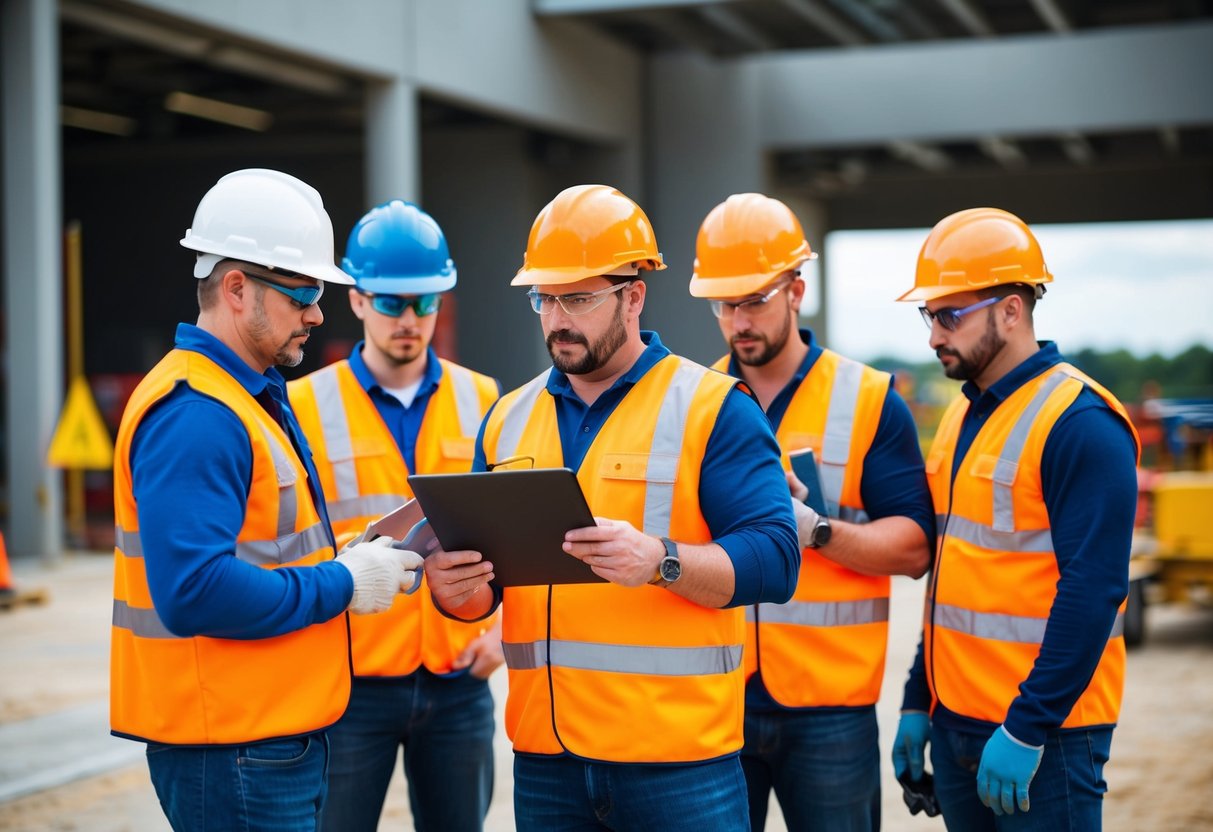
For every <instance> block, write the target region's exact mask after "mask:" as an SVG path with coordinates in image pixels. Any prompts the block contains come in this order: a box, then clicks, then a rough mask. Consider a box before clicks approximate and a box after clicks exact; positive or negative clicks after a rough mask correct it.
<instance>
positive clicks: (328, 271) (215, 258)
mask: <svg viewBox="0 0 1213 832" xmlns="http://www.w3.org/2000/svg"><path fill="white" fill-rule="evenodd" d="M181 244H182V245H183V246H185V247H186V248H192V247H191V246H188V245H186V244H185V241H184V240H182V241H181ZM195 250H196V249H195ZM220 260H245V261H246V262H249V263H256V261H255V260H249V259H248V258H247V257H241V256H239V255H234V254H232V255H229V254H214V253H212V252H209V251H199V252H198V259H196V260H195V261H194V277H196V278H198V279H199V280H203V279H205V278H208V277H210V276H211V272H212V271H214V269H215V264H216V263H218V262H219V261H220ZM257 265H262V266H268V267H270V268H280V269H284V268H286V267H285V266H277V265H275V264H273V263H257ZM290 271H294V270H293V269H291V270H290ZM299 274H302V275H304V276H305V277H310V278H313V279H315V280H323V281H324V282H325V283H339V284H341V285H342V286H353V285H354V278H352V277H350V276H349V275H348V274H346V273H345V272H343V271H341V269H339V268H337V266H335V265H334V266H332V267H330V268H325V266H324V265H323V264H321V265H318V266H315V267H313V268H311V269H309V270H308V271H307V272H299Z"/></svg>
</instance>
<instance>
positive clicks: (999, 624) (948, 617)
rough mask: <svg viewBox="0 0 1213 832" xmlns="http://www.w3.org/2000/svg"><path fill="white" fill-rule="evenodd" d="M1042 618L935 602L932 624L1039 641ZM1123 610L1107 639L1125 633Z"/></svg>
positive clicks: (994, 636) (1019, 640)
mask: <svg viewBox="0 0 1213 832" xmlns="http://www.w3.org/2000/svg"><path fill="white" fill-rule="evenodd" d="M1048 623H1049V622H1048V619H1045V618H1029V617H1028V616H1024V615H1007V614H1005V613H995V612H975V611H973V610H966V609H964V608H962V607H954V606H952V605H950V604H936V605H935V626H937V627H946V628H947V629H949V630H955V631H956V632H958V633H965V634H966V635H970V636H975V637H976V638H985V639H990V640H992V641H1012V642H1017V643H1019V644H1041V643H1043V642H1044V639H1045V627H1046V625H1047V624H1048ZM1124 631H1125V620H1124V613H1119V612H1118V613H1117V614H1116V620H1115V621H1114V622H1113V624H1112V632H1111V633H1110V634H1109V635H1108V638H1110V639H1112V638H1116V637H1118V636H1121V635H1124Z"/></svg>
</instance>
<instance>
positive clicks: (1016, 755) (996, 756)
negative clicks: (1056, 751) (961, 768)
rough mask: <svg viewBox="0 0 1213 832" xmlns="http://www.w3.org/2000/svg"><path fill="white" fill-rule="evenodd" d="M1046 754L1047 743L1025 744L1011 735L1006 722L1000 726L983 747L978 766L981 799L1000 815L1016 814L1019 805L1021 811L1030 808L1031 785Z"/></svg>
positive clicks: (978, 794)
mask: <svg viewBox="0 0 1213 832" xmlns="http://www.w3.org/2000/svg"><path fill="white" fill-rule="evenodd" d="M1043 756H1044V747H1043V746H1036V745H1027V744H1026V743H1022V742H1020V741H1019V740H1017V739H1015V737H1013V736H1011V732H1010V731H1008V730H1007V728H1006V726H1005V725H1000V726H998V729H997V730H996V731H995V732H994V734H993V735H992V736H991V737H990V739H989V742H987V743H986V747H985V748H984V749H983V750H982V752H981V763H980V764H979V765H978V766H977V796H978V798H980V799H981V802H982V803H984V804H985V805H986V806H989V807H990V808H991V809H993V810H994V814H996V815H1013V814H1015V805H1016V804H1018V805H1019V811H1021V812H1026V811H1028V809H1029V808H1030V804H1029V802H1028V786H1029V785H1030V784H1031V783H1032V778H1033V777H1034V776H1036V769H1037V768H1039V767H1040V758H1041V757H1043Z"/></svg>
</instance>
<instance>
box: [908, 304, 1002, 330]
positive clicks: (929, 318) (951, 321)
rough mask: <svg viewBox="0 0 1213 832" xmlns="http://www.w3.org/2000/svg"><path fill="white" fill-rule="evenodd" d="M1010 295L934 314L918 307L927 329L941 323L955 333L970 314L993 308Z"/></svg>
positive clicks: (947, 307) (923, 307) (951, 307)
mask: <svg viewBox="0 0 1213 832" xmlns="http://www.w3.org/2000/svg"><path fill="white" fill-rule="evenodd" d="M1007 297H1009V295H1000V296H998V297H994V298H986V299H985V300H979V301H977V303H974V304H972V305H970V306H965V307H962V308H960V309H957V308H956V307H955V306H945V307H944V308H943V309H936V310H935V311H934V312H932V311H931V310H930V309H927V308H926V307H925V306H920V307H918V313H919V314H920V315H922V320H923V323H925V324H926V325H927V329H930V328H931V324H933V323H935V322H936V321H939V325H940V326H941V327H943V328H944V329H946V330H947V331H948V332H955V331H956V328H957V327H959V326H960V319H961V318H963V317H964V316H965V315H968V314H969V313H970V312H976V311H977V310H978V309H985V308H986V307H987V306H993V305H994V304H996V303H998V302H999V301H1000V300H1005V299H1006V298H1007Z"/></svg>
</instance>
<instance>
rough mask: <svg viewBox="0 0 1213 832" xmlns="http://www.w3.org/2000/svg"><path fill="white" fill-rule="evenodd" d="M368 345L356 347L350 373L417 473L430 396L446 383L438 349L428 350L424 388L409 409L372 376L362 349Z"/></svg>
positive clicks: (429, 348)
mask: <svg viewBox="0 0 1213 832" xmlns="http://www.w3.org/2000/svg"><path fill="white" fill-rule="evenodd" d="M365 343H366V342H365V341H359V342H358V343H357V344H355V345H354V351H353V352H351V353H350V369H351V370H352V371H353V373H354V378H356V379H358V383H359V384H361V385H362V389H363V390H365V391H366V393H367V395H368V396H370V398H371V402H372V403H374V405H375V409H376V410H377V411H379V415H380V416H381V417H382V418H383V424H385V425H387V429H388V431H389V432H390V433H391V434H392V438H393V439H395V440H396V447H397V448H399V449H400V455H401V456H402V457H404V464H405V465H406V466H408V469H409V471H410V472H412V473H416V472H417V465H416V459H417V434H418V433H420V432H421V422H422V420H423V419H424V418H425V409H426V407H428V406H429V403H430V396H432V395H433V394H434V391H435V390H437V389H438V382H439V381H441V380H442V363H441V362H440V361H439V360H438V356H437V355H436V354H435V353H434V348H433V347H426V350H425V375H423V376H422V377H421V386H420V387H418V388H417V395H416V396H414V397H413V403H412V404H411V405H409V406H408V407H405V406H404V402H402V401H400V399H398V398H396V397H395V396H393V395H392V394H391V393H388V392H387V391H386V390H384V389H383V387H382V386H381V385H380V384H379V382H377V381H375V377H374V376H373V375H371V371H370V370H369V369H368V368H367V366H366V362H365V361H363V360H362V347H363V345H364V344H365Z"/></svg>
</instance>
